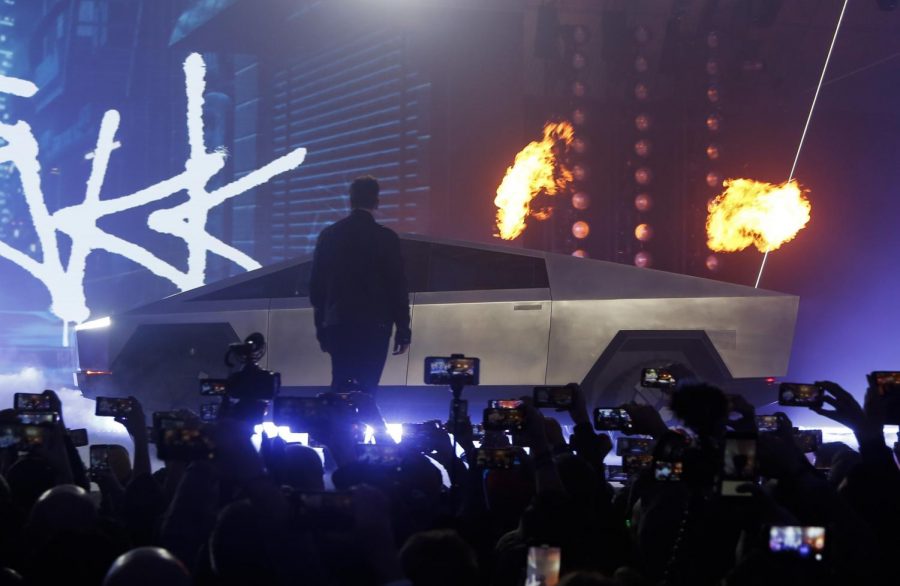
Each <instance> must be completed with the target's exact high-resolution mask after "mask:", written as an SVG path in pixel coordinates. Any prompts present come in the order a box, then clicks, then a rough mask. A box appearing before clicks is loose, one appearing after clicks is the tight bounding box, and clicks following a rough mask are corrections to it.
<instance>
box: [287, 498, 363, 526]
mask: <svg viewBox="0 0 900 586" xmlns="http://www.w3.org/2000/svg"><path fill="white" fill-rule="evenodd" d="M287 499H288V502H289V503H290V504H291V516H292V521H293V525H294V526H295V527H298V528H303V529H312V530H317V531H350V530H352V529H353V527H354V525H355V519H356V516H355V514H354V507H353V495H352V494H351V493H349V492H300V491H290V492H288V493H287Z"/></svg>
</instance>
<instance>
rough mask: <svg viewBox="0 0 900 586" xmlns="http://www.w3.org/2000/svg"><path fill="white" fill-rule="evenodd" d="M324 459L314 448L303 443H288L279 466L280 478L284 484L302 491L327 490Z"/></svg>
mask: <svg viewBox="0 0 900 586" xmlns="http://www.w3.org/2000/svg"><path fill="white" fill-rule="evenodd" d="M323 474H324V471H323V469H322V459H321V458H319V454H318V453H316V451H315V450H314V449H312V448H309V447H306V446H303V445H301V444H288V445H286V446H285V448H284V457H283V460H282V461H281V462H280V463H279V466H278V478H279V481H280V482H281V483H282V484H285V485H287V486H290V487H291V488H293V489H295V490H301V491H321V490H325V479H324V476H323Z"/></svg>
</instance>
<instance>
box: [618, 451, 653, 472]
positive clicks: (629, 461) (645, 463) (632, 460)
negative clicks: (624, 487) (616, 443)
mask: <svg viewBox="0 0 900 586" xmlns="http://www.w3.org/2000/svg"><path fill="white" fill-rule="evenodd" d="M652 467H653V455H652V454H638V455H628V456H622V470H623V471H624V472H625V473H626V474H628V475H629V476H632V475H634V474H637V473H638V472H641V471H643V470H649V469H650V468H652Z"/></svg>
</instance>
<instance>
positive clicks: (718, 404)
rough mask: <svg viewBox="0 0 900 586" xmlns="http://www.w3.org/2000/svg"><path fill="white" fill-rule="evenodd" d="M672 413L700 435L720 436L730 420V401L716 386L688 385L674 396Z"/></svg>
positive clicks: (680, 388) (679, 389)
mask: <svg viewBox="0 0 900 586" xmlns="http://www.w3.org/2000/svg"><path fill="white" fill-rule="evenodd" d="M672 411H673V412H674V413H675V415H676V416H678V418H679V419H681V420H682V421H684V424H685V425H687V426H688V427H689V428H691V429H693V430H694V431H695V432H697V433H698V434H700V435H702V436H718V435H720V434H721V433H723V432H724V431H725V423H726V421H727V420H728V399H727V398H726V397H725V394H724V393H723V392H722V391H721V389H718V388H716V387H714V386H711V385H707V384H698V385H686V386H682V387H679V388H678V390H677V391H676V392H675V393H673V394H672Z"/></svg>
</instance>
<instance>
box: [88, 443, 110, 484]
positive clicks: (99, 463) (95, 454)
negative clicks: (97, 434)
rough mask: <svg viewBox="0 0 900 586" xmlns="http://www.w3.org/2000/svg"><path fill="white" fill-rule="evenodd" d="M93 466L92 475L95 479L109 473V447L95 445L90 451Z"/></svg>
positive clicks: (91, 467) (91, 468)
mask: <svg viewBox="0 0 900 586" xmlns="http://www.w3.org/2000/svg"><path fill="white" fill-rule="evenodd" d="M90 456H91V465H90V470H89V472H90V475H91V477H92V478H93V477H95V476H97V475H98V474H100V473H106V472H109V446H108V445H94V446H91V449H90Z"/></svg>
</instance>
